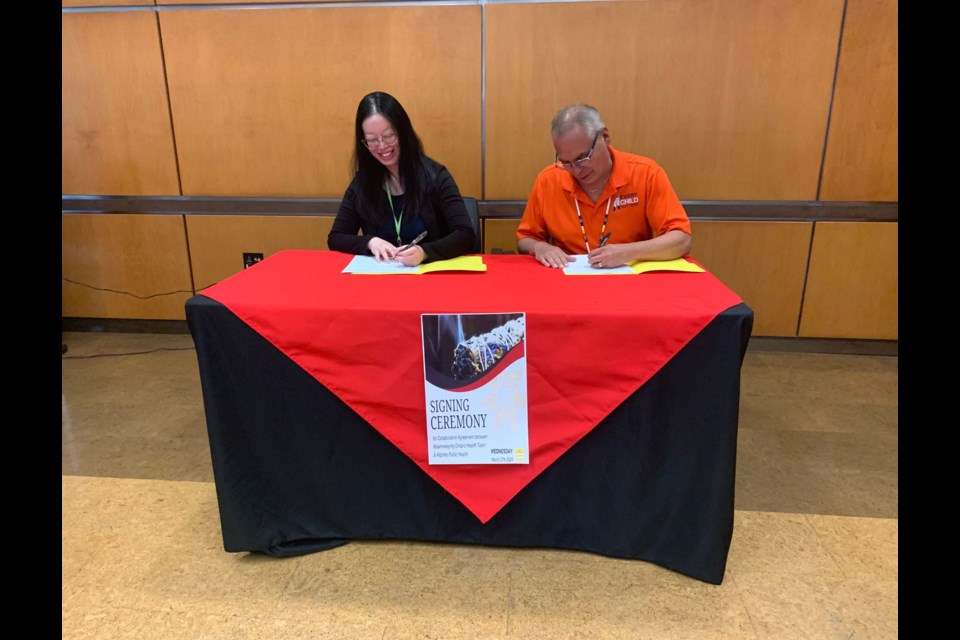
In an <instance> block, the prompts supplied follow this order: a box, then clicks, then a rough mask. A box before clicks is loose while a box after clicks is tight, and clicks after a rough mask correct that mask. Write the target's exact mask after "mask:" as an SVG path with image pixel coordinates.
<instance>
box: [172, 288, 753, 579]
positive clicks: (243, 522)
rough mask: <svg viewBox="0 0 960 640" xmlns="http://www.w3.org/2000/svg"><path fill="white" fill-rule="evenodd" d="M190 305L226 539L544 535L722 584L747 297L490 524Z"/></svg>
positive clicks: (307, 542) (297, 544)
mask: <svg viewBox="0 0 960 640" xmlns="http://www.w3.org/2000/svg"><path fill="white" fill-rule="evenodd" d="M186 311H187V321H188V324H189V327H190V331H191V333H192V334H193V338H194V341H195V343H196V347H197V358H198V362H199V367H200V379H201V384H202V387H203V399H204V406H205V411H206V417H207V428H208V433H209V437H210V449H211V456H212V461H213V471H214V479H215V482H216V489H217V498H218V501H219V507H220V519H221V528H222V534H223V541H224V548H225V549H226V550H227V551H231V552H238V551H257V552H263V553H268V554H272V555H277V556H289V555H299V554H303V553H310V552H314V551H320V550H323V549H327V548H331V547H334V546H337V545H340V544H343V543H344V542H347V541H349V540H355V539H404V540H425V541H444V542H458V543H468V544H486V545H497V546H510V547H551V548H563V549H577V550H583V551H591V552H596V553H600V554H603V555H606V556H612V557H618V558H631V559H640V560H646V561H649V562H653V563H656V564H658V565H661V566H663V567H666V568H669V569H672V570H675V571H678V572H680V573H683V574H685V575H688V576H691V577H694V578H697V579H700V580H703V581H706V582H710V583H713V584H719V583H720V582H721V581H722V579H723V574H724V569H725V566H726V560H727V552H728V550H729V546H730V539H731V535H732V532H733V506H734V479H735V471H736V449H737V424H738V411H739V398H740V365H741V362H742V360H743V355H744V353H745V351H746V347H747V343H748V341H749V336H750V331H751V328H752V325H753V312H752V311H751V310H750V308H749V307H747V306H746V305H745V304H739V305H737V306H735V307H732V308H731V309H728V310H727V311H725V312H723V313H721V314H720V315H719V316H717V317H716V318H715V319H714V320H713V321H712V322H711V323H710V324H709V325H708V326H707V327H706V328H705V329H704V330H703V331H702V332H701V333H700V334H698V335H697V336H696V337H695V338H694V339H693V340H692V341H691V342H690V343H689V344H687V345H686V346H685V347H684V348H683V349H682V350H681V351H680V352H679V353H678V354H677V355H676V356H675V357H674V358H673V359H672V360H671V361H670V362H668V363H667V364H666V365H665V366H664V367H663V368H662V369H661V370H660V371H659V372H658V373H657V374H656V375H655V376H654V377H653V378H652V379H651V380H650V381H649V382H648V383H647V384H646V385H644V386H643V387H642V388H641V389H639V390H638V391H636V392H635V393H634V394H633V395H632V396H631V397H630V398H629V399H628V400H627V401H625V402H624V403H623V404H622V405H620V406H619V407H618V408H617V409H616V410H615V411H613V412H612V413H611V414H610V415H609V416H608V417H607V418H606V419H605V420H604V421H603V422H602V423H601V424H599V425H598V426H597V427H596V428H595V429H593V430H592V431H591V432H590V433H589V434H587V435H586V436H585V437H584V438H583V439H582V440H581V441H580V442H578V443H577V444H576V445H574V446H573V447H572V448H571V449H570V450H569V451H567V452H566V453H565V454H564V455H563V456H561V457H560V459H558V460H557V461H556V462H555V463H554V464H553V465H551V466H550V467H548V468H547V469H546V470H545V471H544V472H543V473H541V474H540V475H539V476H538V477H537V478H536V479H534V480H533V481H532V482H531V483H530V484H529V485H528V486H527V487H525V488H524V489H523V490H522V491H521V492H520V493H519V494H518V495H517V496H516V497H515V498H514V499H513V500H512V501H510V502H509V503H508V504H507V505H506V506H505V507H504V508H503V509H502V510H501V511H500V512H499V513H497V514H496V515H495V516H494V517H493V518H492V519H491V520H490V521H489V522H487V523H486V524H482V523H480V522H479V520H478V519H477V518H476V517H475V516H474V515H473V514H472V513H471V512H470V511H468V510H467V509H466V508H465V507H464V506H463V505H462V504H461V503H460V502H459V501H458V500H457V499H456V498H454V497H453V496H451V495H450V494H449V493H447V492H446V491H445V490H444V489H443V488H442V487H440V486H439V485H438V484H436V483H435V482H434V481H433V480H432V479H431V478H430V477H428V476H427V475H426V474H425V473H423V471H422V470H421V469H420V468H419V467H417V465H416V464H414V463H413V462H412V461H411V460H410V459H409V458H407V457H406V456H405V455H404V454H403V453H401V452H400V451H399V450H398V449H396V448H395V447H394V446H393V445H392V444H391V443H390V442H389V441H388V440H387V439H386V438H384V437H383V436H382V435H380V433H379V432H377V431H376V430H375V429H374V428H373V427H371V426H370V425H369V424H368V423H367V422H365V421H364V420H362V419H361V418H359V417H358V416H357V415H356V414H355V413H354V412H353V411H352V410H351V409H350V408H349V407H347V406H346V405H345V404H344V403H343V402H341V401H340V400H339V399H338V398H337V397H336V396H334V395H333V394H332V393H330V392H329V391H328V390H327V389H326V388H325V387H324V386H323V385H321V384H320V383H318V382H317V381H316V380H315V379H314V378H313V377H311V376H310V375H309V374H307V373H306V372H305V371H304V370H303V369H301V368H300V367H299V366H297V365H296V364H295V363H293V362H292V361H291V360H289V359H288V358H287V357H286V356H285V355H284V354H283V353H282V352H280V351H279V350H278V349H276V348H275V347H274V346H273V345H271V344H269V343H268V342H267V341H266V340H264V339H263V338H262V337H261V336H260V335H259V334H257V333H256V332H255V331H253V330H252V329H251V328H250V327H248V326H247V325H246V324H244V323H243V322H242V321H240V320H239V319H238V318H237V317H236V316H235V315H233V314H232V313H231V312H230V311H229V310H228V309H226V308H225V307H224V306H222V305H221V304H219V303H217V302H215V301H213V300H211V299H209V298H206V297H204V296H199V295H198V296H194V297H193V298H191V299H190V300H189V301H188V302H187V304H186Z"/></svg>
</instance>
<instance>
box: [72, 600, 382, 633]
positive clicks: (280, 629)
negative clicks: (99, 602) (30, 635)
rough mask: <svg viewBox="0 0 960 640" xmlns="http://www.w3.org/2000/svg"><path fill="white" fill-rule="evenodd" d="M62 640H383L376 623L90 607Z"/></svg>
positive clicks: (75, 612)
mask: <svg viewBox="0 0 960 640" xmlns="http://www.w3.org/2000/svg"><path fill="white" fill-rule="evenodd" d="M62 630H63V638H64V640H68V639H69V640H87V639H89V640H131V639H136V640H165V639H168V638H175V639H178V640H187V639H189V640H345V639H350V640H353V639H356V640H380V638H381V637H382V636H383V629H380V628H378V627H374V626H372V625H362V626H338V627H336V628H326V627H323V626H317V625H316V624H314V623H311V622H304V621H300V620H283V619H278V618H269V617H248V616H245V615H243V614H242V613H235V614H231V615H218V614H209V613H202V612H200V613H198V612H195V611H189V610H154V609H124V608H116V607H112V608H103V607H92V608H89V609H69V610H66V611H65V612H64V614H63V617H62Z"/></svg>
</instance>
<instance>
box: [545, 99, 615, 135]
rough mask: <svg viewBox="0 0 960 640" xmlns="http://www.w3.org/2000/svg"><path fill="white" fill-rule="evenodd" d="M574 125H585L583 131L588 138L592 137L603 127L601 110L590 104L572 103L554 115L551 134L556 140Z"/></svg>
mask: <svg viewBox="0 0 960 640" xmlns="http://www.w3.org/2000/svg"><path fill="white" fill-rule="evenodd" d="M574 127H583V132H584V133H586V134H587V137H588V138H592V137H594V136H595V135H597V133H598V132H599V131H600V129H603V120H601V119H600V112H599V111H597V110H596V108H594V107H591V106H590V105H588V104H571V105H568V106H566V107H564V108H563V109H560V111H557V115H555V116H553V122H551V123H550V135H552V136H553V139H554V140H556V139H557V138H559V137H560V136H562V135H564V134H565V133H567V132H568V131H570V130H571V129H573V128H574Z"/></svg>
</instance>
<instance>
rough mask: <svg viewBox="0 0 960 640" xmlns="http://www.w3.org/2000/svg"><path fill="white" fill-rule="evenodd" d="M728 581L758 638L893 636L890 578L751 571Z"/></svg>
mask: <svg viewBox="0 0 960 640" xmlns="http://www.w3.org/2000/svg"><path fill="white" fill-rule="evenodd" d="M733 582H734V583H735V584H736V587H737V589H738V590H739V591H740V593H741V595H742V597H743V602H744V604H745V605H746V607H747V611H748V612H749V615H750V618H751V620H752V621H753V624H754V625H755V626H756V628H757V630H758V633H759V636H760V637H761V638H777V639H778V640H779V639H782V640H792V639H794V638H797V639H808V638H809V639H816V640H834V639H836V640H849V639H850V638H869V639H870V640H885V639H887V638H891V639H893V638H897V637H898V624H899V609H898V584H897V581H895V580H876V579H875V578H872V577H858V578H829V577H823V576H817V575H809V574H808V575H803V574H778V573H752V574H746V575H740V574H737V575H735V576H734V580H733Z"/></svg>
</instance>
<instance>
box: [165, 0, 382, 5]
mask: <svg viewBox="0 0 960 640" xmlns="http://www.w3.org/2000/svg"><path fill="white" fill-rule="evenodd" d="M309 1H310V2H317V3H324V2H338V3H339V2H367V3H369V2H389V1H390V0H309ZM157 4H159V5H165V4H290V0H157Z"/></svg>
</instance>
